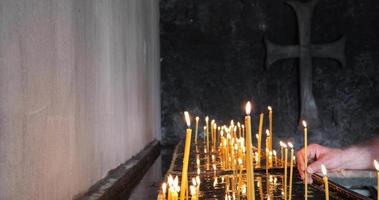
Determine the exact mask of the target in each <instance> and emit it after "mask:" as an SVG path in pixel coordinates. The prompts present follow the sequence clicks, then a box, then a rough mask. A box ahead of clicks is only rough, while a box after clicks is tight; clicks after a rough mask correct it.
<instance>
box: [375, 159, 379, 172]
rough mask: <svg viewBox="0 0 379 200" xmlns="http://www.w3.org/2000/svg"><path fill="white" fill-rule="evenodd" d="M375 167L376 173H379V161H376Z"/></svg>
mask: <svg viewBox="0 0 379 200" xmlns="http://www.w3.org/2000/svg"><path fill="white" fill-rule="evenodd" d="M374 166H375V169H376V171H379V163H378V161H376V160H374Z"/></svg>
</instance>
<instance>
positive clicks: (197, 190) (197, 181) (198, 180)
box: [196, 176, 201, 195]
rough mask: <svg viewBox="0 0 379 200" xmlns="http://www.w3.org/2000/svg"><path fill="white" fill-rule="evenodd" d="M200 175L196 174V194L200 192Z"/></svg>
mask: <svg viewBox="0 0 379 200" xmlns="http://www.w3.org/2000/svg"><path fill="white" fill-rule="evenodd" d="M200 183H201V182H200V176H196V193H197V195H199V194H200Z"/></svg>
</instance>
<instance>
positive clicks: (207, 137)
mask: <svg viewBox="0 0 379 200" xmlns="http://www.w3.org/2000/svg"><path fill="white" fill-rule="evenodd" d="M205 128H206V131H207V132H206V133H205V137H206V140H207V148H206V149H207V152H209V117H208V116H206V117H205Z"/></svg>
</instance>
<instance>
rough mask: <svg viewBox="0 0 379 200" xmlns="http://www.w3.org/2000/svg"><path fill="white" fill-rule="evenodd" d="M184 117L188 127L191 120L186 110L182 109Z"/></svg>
mask: <svg viewBox="0 0 379 200" xmlns="http://www.w3.org/2000/svg"><path fill="white" fill-rule="evenodd" d="M184 117H185V118H186V123H187V126H188V127H190V126H191V120H190V116H189V113H188V112H187V111H184Z"/></svg>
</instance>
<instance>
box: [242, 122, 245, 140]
mask: <svg viewBox="0 0 379 200" xmlns="http://www.w3.org/2000/svg"><path fill="white" fill-rule="evenodd" d="M241 128H242V137H243V138H245V125H244V124H242V125H241Z"/></svg>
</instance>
